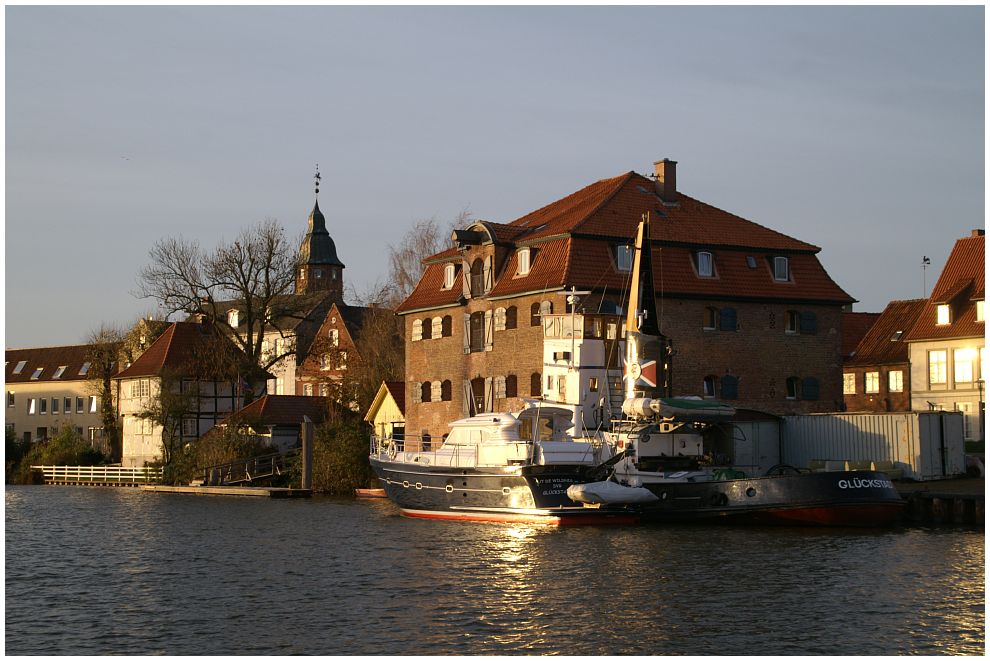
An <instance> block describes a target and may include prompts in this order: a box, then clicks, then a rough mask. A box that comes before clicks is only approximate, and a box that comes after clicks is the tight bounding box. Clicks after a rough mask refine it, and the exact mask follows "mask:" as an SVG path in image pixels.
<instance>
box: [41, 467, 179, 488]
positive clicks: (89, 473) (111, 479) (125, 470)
mask: <svg viewBox="0 0 990 661" xmlns="http://www.w3.org/2000/svg"><path fill="white" fill-rule="evenodd" d="M31 470H36V471H40V472H41V475H42V477H43V478H44V480H45V484H77V485H86V486H121V487H124V486H136V485H139V484H152V483H155V482H161V480H162V469H161V468H147V467H135V466H31Z"/></svg>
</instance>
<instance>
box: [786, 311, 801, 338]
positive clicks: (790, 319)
mask: <svg viewBox="0 0 990 661" xmlns="http://www.w3.org/2000/svg"><path fill="white" fill-rule="evenodd" d="M799 328H801V315H800V314H799V313H798V311H797V310H788V311H787V325H786V326H784V332H785V333H797V332H798V329H799Z"/></svg>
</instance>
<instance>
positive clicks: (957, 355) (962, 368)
mask: <svg viewBox="0 0 990 661" xmlns="http://www.w3.org/2000/svg"><path fill="white" fill-rule="evenodd" d="M975 378H976V350H975V349H972V348H963V349H953V350H952V381H953V383H957V384H958V383H965V384H969V383H973V382H974V379H975Z"/></svg>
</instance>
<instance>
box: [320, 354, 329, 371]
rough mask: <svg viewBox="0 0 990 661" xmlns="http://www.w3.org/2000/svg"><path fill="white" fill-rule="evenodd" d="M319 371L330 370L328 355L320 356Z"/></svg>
mask: <svg viewBox="0 0 990 661" xmlns="http://www.w3.org/2000/svg"><path fill="white" fill-rule="evenodd" d="M320 369H321V370H328V369H330V354H328V353H325V354H323V355H322V356H320Z"/></svg>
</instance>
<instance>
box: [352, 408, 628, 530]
mask: <svg viewBox="0 0 990 661" xmlns="http://www.w3.org/2000/svg"><path fill="white" fill-rule="evenodd" d="M573 427H574V424H573V421H572V411H571V410H569V409H567V408H563V407H557V406H552V405H544V403H543V402H542V401H537V400H528V401H527V402H526V406H525V408H524V409H523V410H521V411H518V412H515V413H508V412H501V413H482V414H478V415H475V416H472V417H469V418H464V419H461V420H456V421H454V422H452V423H451V424H450V432H449V433H448V434H447V435H445V437H444V439H443V442H442V444H441V445H440V447H439V448H436V449H433V448H431V447H429V446H426V445H425V444H424V443H423V441H422V440H421V439H410V438H385V439H378V438H375V437H372V445H371V456H370V461H371V466H372V468H373V469H374V471H375V473H376V474H377V476H378V479H379V481H380V483H381V485H382V488H383V489H384V490H385V493H386V495H387V496H388V497H389V499H391V500H392V501H393V502H394V503H395V504H396V505H398V506H399V508H400V510H401V511H402V514H404V515H405V516H408V517H413V518H422V519H443V520H456V521H485V522H514V523H529V524H541V525H551V526H566V525H600V524H630V523H635V521H636V514H635V513H633V512H628V511H626V510H625V509H623V508H605V509H602V508H600V507H599V506H597V505H594V504H584V503H576V502H574V501H572V500H571V499H570V498H568V496H567V489H568V487H570V486H572V485H574V484H580V483H583V482H588V481H591V480H594V479H595V478H596V476H597V475H599V473H600V471H599V467H600V466H601V465H602V464H607V462H608V460H609V459H612V458H613V457H612V453H611V449H610V448H609V447H608V446H607V445H605V444H604V443H602V442H601V440H600V439H595V438H590V437H588V438H584V437H577V438H576V437H574V436H572V434H571V433H570V430H571V429H572V428H573Z"/></svg>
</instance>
